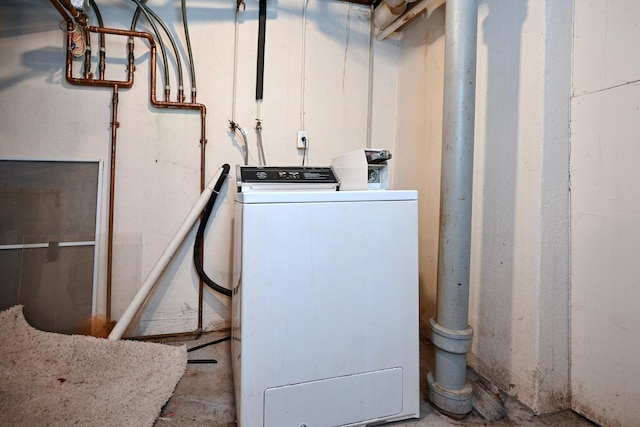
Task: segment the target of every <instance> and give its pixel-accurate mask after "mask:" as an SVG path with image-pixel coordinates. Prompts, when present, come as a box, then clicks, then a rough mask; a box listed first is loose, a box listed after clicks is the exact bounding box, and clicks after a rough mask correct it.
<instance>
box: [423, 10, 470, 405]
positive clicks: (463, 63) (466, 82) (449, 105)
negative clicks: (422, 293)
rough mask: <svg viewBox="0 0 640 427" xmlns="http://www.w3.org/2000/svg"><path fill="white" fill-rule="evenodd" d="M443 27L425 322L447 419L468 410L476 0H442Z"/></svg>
mask: <svg viewBox="0 0 640 427" xmlns="http://www.w3.org/2000/svg"><path fill="white" fill-rule="evenodd" d="M445 22H446V24H445V25H446V29H445V71H444V117H443V135H442V138H443V141H442V143H443V147H442V182H441V186H440V243H439V244H440V246H439V255H438V297H437V307H436V313H437V314H436V317H435V319H431V341H432V342H433V344H434V346H435V365H434V370H433V372H431V373H429V375H428V376H427V381H428V384H429V398H430V400H431V401H432V402H433V403H434V404H435V405H436V406H437V407H438V408H440V409H441V410H442V411H444V412H446V413H448V414H450V415H453V416H464V415H466V414H468V413H469V412H471V409H472V402H471V395H472V391H473V390H472V387H471V384H470V383H469V382H467V380H466V369H467V361H466V354H467V352H468V351H469V350H470V349H471V339H472V337H473V330H472V329H471V327H470V326H469V323H468V320H469V264H470V262H469V254H470V249H471V192H472V186H473V133H474V116H475V91H476V42H477V30H478V28H477V27H478V2H477V0H447V2H446V21H445Z"/></svg>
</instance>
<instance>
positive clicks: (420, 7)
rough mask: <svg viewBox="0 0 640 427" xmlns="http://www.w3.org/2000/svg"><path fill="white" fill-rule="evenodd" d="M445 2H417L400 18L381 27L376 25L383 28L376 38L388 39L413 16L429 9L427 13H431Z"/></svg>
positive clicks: (433, 0) (428, 0) (431, 0)
mask: <svg viewBox="0 0 640 427" xmlns="http://www.w3.org/2000/svg"><path fill="white" fill-rule="evenodd" d="M444 3H445V0H421V1H420V2H419V3H416V5H415V6H413V7H412V8H410V9H409V10H407V11H406V12H405V13H404V14H403V15H402V16H400V17H399V18H398V19H396V20H395V21H393V22H391V23H390V24H388V25H387V26H385V27H379V26H377V25H376V27H377V28H378V29H379V30H382V31H380V32H379V33H378V34H377V35H376V38H377V39H378V40H379V41H382V40H384V39H386V38H387V37H389V36H390V35H391V34H392V33H394V32H395V31H397V30H399V29H400V27H402V26H403V25H404V24H406V23H407V22H409V21H411V20H412V19H413V18H415V17H416V16H418V15H419V14H421V13H422V12H424V11H427V13H431V12H432V11H434V10H436V9H437V8H439V7H440V6H442V5H443V4H444ZM380 6H382V4H380V5H378V7H377V8H376V10H377V9H378V8H380Z"/></svg>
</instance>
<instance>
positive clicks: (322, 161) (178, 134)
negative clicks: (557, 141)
mask: <svg viewBox="0 0 640 427" xmlns="http://www.w3.org/2000/svg"><path fill="white" fill-rule="evenodd" d="M99 4H100V7H101V11H102V15H103V16H104V21H105V25H106V26H108V27H115V28H128V27H129V25H130V21H131V16H132V13H133V7H132V3H131V2H123V1H115V0H111V1H103V2H99ZM148 4H149V5H150V6H151V7H152V8H153V9H154V10H155V11H156V12H157V13H158V14H159V15H160V16H161V17H162V18H163V19H164V20H165V21H166V23H167V25H168V27H169V28H170V29H171V31H172V32H174V34H175V35H176V37H177V38H178V40H180V41H181V43H183V40H184V36H183V35H182V23H181V20H180V13H179V2H178V3H175V2H167V1H160V0H157V1H150V2H149V3H148ZM188 4H189V8H188V13H189V24H190V28H191V40H192V43H193V48H194V58H195V64H196V73H197V82H198V102H201V103H203V104H205V105H206V106H207V108H208V114H207V119H206V129H207V140H208V143H207V145H206V179H207V180H209V179H210V178H211V177H213V176H215V175H216V174H217V173H218V168H219V167H220V166H221V165H222V164H223V163H225V162H227V163H229V164H231V165H232V166H234V165H235V164H239V163H242V159H243V155H242V150H241V146H240V144H241V139H240V138H239V137H238V136H237V135H234V134H233V133H232V132H230V131H229V123H228V120H230V119H232V118H234V119H235V120H236V121H237V122H239V123H240V125H241V126H243V127H245V128H246V129H247V131H248V134H249V141H250V154H251V159H250V163H251V164H255V163H256V162H257V160H258V157H257V149H256V145H255V142H256V134H255V132H254V130H253V129H254V126H255V119H256V118H257V116H258V110H257V107H256V103H255V100H254V95H255V73H256V50H257V30H258V22H257V17H258V2H257V1H255V2H254V1H248V2H246V6H247V7H246V10H243V11H242V13H241V15H240V19H239V24H238V52H239V55H238V61H237V69H236V72H235V73H234V35H235V26H234V16H235V7H234V6H235V2H228V1H222V0H219V1H212V2H211V1H206V2H205V1H194V2H188ZM303 4H304V3H303V2H299V1H294V0H279V1H269V11H268V16H267V18H268V22H267V35H266V46H267V47H266V53H265V83H264V101H263V103H262V104H261V108H260V118H261V119H262V121H263V141H264V145H265V152H266V153H265V154H266V158H267V160H268V162H269V164H273V165H286V164H300V163H301V162H302V155H301V154H302V152H301V151H299V150H298V149H297V148H296V145H295V144H296V134H297V131H298V130H300V129H302V127H304V130H306V131H308V132H309V144H310V148H309V157H308V159H307V164H311V165H327V164H329V162H330V159H331V158H332V157H334V156H337V155H340V154H343V153H345V152H349V151H352V150H354V149H357V148H362V147H365V146H366V145H367V144H368V143H370V144H371V145H372V146H377V147H380V148H389V149H391V150H392V151H393V149H394V145H393V144H394V131H395V102H396V101H395V100H396V68H397V67H396V61H397V53H398V45H397V44H394V43H391V44H382V43H378V42H374V43H373V46H370V20H369V14H370V9H369V8H368V7H366V6H358V5H353V4H349V3H344V2H336V1H313V2H308V9H307V12H306V21H304V22H306V28H305V27H303ZM60 21H61V17H60V15H59V14H58V12H57V11H56V10H55V9H54V8H53V7H52V6H51V4H50V3H49V2H48V1H46V0H31V1H17V0H15V1H13V0H12V1H5V2H2V4H1V5H0V56H1V57H2V62H1V64H0V106H1V107H0V108H1V109H2V114H1V115H0V156H1V157H3V158H20V159H33V158H37V159H102V160H103V161H104V164H105V172H107V171H108V168H109V153H110V134H111V130H110V114H111V91H110V90H109V89H98V88H85V87H74V86H71V85H69V84H68V83H66V82H65V79H64V74H63V71H64V48H63V46H64V42H63V41H64V33H63V32H62V31H61V30H60V29H59V28H58V25H59V22H60ZM141 23H142V25H139V27H138V28H139V29H142V30H149V29H148V28H147V27H146V24H145V21H144V19H142V20H141ZM125 41H126V40H124V39H123V38H119V37H115V38H108V40H107V51H108V55H107V56H108V58H109V61H108V63H107V70H108V71H107V77H108V78H110V79H123V78H124V74H125V64H126V62H125V60H124V58H125V53H126V51H125V49H124V43H125ZM93 45H94V48H97V40H94V41H93ZM183 46H184V45H183ZM303 46H304V49H303ZM135 53H136V72H135V83H134V87H133V88H132V89H130V90H121V91H120V97H119V98H120V100H119V117H118V121H119V128H118V133H117V138H118V139H117V141H118V144H117V147H118V148H117V163H116V169H117V172H116V175H117V177H116V188H117V189H116V199H115V226H114V234H115V237H114V270H113V275H114V276H113V315H114V317H115V318H118V316H119V315H120V314H121V313H122V312H123V310H124V309H125V308H126V306H127V304H128V302H129V300H130V299H131V297H132V296H133V295H134V294H135V292H136V290H137V288H138V286H139V285H140V283H141V282H142V281H143V280H144V278H145V277H146V275H147V274H148V272H149V271H150V270H151V268H152V267H153V265H154V263H155V262H156V260H157V258H158V257H159V255H160V254H161V253H162V251H163V250H164V248H165V246H166V245H167V243H168V242H169V240H170V239H171V237H172V236H173V233H174V232H175V230H176V229H177V228H178V226H179V225H180V223H181V222H182V220H183V218H184V217H185V215H186V213H187V212H188V211H189V209H190V207H191V205H192V204H193V203H194V201H195V200H196V199H197V197H198V195H199V173H200V117H199V115H198V114H197V113H195V112H183V111H169V110H158V109H155V108H152V107H151V106H150V105H149V102H148V94H149V83H148V75H149V54H148V48H147V46H146V45H145V43H143V42H141V41H137V42H136V51H135ZM183 54H184V49H183ZM303 58H304V61H303ZM96 63H97V62H94V68H95V65H96ZM373 64H375V65H374V72H373V73H372V83H371V88H372V90H371V91H370V84H369V81H370V79H369V76H370V73H369V70H370V65H373ZM74 67H75V70H76V71H78V70H79V69H80V64H79V63H76V64H74ZM170 68H171V71H170V75H171V76H172V77H171V78H172V81H173V82H174V85H173V87H174V89H173V94H172V100H175V95H176V92H177V89H176V86H175V61H173V60H171V61H170ZM234 74H235V81H236V82H237V83H236V89H235V93H236V96H235V100H234V98H233V94H234V87H233V86H234ZM159 75H161V73H159ZM189 81H190V80H189V77H188V72H187V71H186V69H185V88H186V92H187V96H189V93H190V84H189ZM157 91H158V94H159V95H160V94H162V87H161V84H160V83H159V84H158V88H157ZM160 98H161V96H160ZM370 105H371V114H369V113H368V111H369V108H370ZM369 117H371V118H372V120H371V124H370V125H369V123H368V118H369ZM369 127H370V128H371V129H370V130H369ZM368 135H371V137H370V140H369V138H368ZM232 171H233V170H232ZM232 175H234V174H233V173H232ZM107 180H108V173H105V176H104V182H103V189H104V191H103V194H102V197H103V209H102V219H103V222H102V227H101V235H100V261H99V264H100V265H99V269H100V274H99V277H100V278H99V283H98V286H99V295H100V298H99V301H98V306H97V313H104V310H105V277H106V261H105V260H106V255H105V253H106V231H107V229H106V204H107V203H106V200H107V188H108V185H107V183H108V181H107ZM234 184H235V181H234V178H232V179H231V180H230V182H229V185H228V186H227V187H225V189H224V192H223V194H222V196H221V197H219V199H218V203H219V208H218V209H217V210H216V211H215V214H214V216H215V218H213V217H212V224H211V225H210V226H209V228H208V231H207V238H206V243H205V244H206V247H205V269H206V271H207V272H208V274H209V275H210V276H211V277H212V278H213V279H214V280H215V281H217V282H218V283H220V284H221V285H223V286H229V284H230V281H231V245H232V235H231V230H232V221H233V218H232V213H233V212H232V207H233V200H234V195H235V185H234ZM194 234H195V232H194V231H192V233H191V234H190V235H189V236H188V238H187V242H186V244H185V245H184V246H183V247H182V248H181V250H180V251H179V252H178V253H177V254H176V257H175V259H174V261H173V263H172V264H171V266H170V267H169V269H168V270H167V272H166V274H165V275H164V276H163V278H162V279H161V280H160V282H159V284H158V287H157V289H156V292H155V294H154V295H153V297H152V298H151V299H150V300H149V301H148V303H147V304H146V306H145V308H144V309H143V312H142V314H141V315H140V318H139V319H138V321H136V322H135V325H134V327H132V328H131V329H130V331H129V333H130V334H134V335H137V334H156V333H171V332H186V331H192V330H194V329H195V328H196V325H197V322H196V318H197V316H196V315H197V301H198V297H197V295H198V293H197V278H196V274H195V272H194V269H193V267H192V262H191V257H192V255H191V254H192V249H191V245H192V242H193V238H194ZM229 309H230V305H229V300H228V299H227V298H226V297H221V296H218V295H216V294H214V293H212V292H209V291H208V290H205V321H204V326H205V328H207V329H219V328H224V327H226V326H229V323H228V322H229Z"/></svg>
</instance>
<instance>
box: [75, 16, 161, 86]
mask: <svg viewBox="0 0 640 427" xmlns="http://www.w3.org/2000/svg"><path fill="white" fill-rule="evenodd" d="M68 25H69V24H67V26H68ZM86 31H87V33H89V32H91V33H101V34H111V35H117V36H125V37H138V38H147V37H146V36H149V37H151V34H148V33H143V32H140V31H127V30H118V29H114V28H102V27H92V26H89V27H87V28H86ZM71 37H72V34H71V33H69V32H68V34H67V66H66V73H65V75H66V80H67V81H68V82H69V83H71V84H72V85H77V86H94V87H108V88H113V87H114V86H115V85H117V86H119V87H120V88H123V89H129V88H130V87H131V86H133V73H134V71H135V64H134V55H133V46H134V44H133V43H129V57H128V65H127V80H106V79H99V80H96V79H87V78H78V77H73V55H72V54H71V50H70V49H69V48H68V47H69V46H70V45H71Z"/></svg>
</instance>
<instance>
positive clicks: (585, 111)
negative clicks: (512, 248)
mask: <svg viewBox="0 0 640 427" xmlns="http://www.w3.org/2000/svg"><path fill="white" fill-rule="evenodd" d="M639 14H640V4H639V3H638V2H636V1H633V0H618V1H615V2H597V1H580V2H575V25H574V68H573V97H572V100H571V234H572V270H571V277H572V286H571V300H572V309H571V320H572V325H571V345H572V357H571V393H572V407H573V408H574V409H575V410H576V411H578V412H581V413H583V414H585V415H586V416H588V417H589V418H591V419H593V420H595V421H597V422H598V423H600V424H602V425H606V426H612V427H613V426H632V425H639V424H640V408H638V405H637V397H638V396H639V395H640V385H639V383H638V381H637V379H638V378H639V377H640V367H638V360H640V344H639V343H640V311H639V310H638V301H639V300H640V286H639V285H638V273H639V270H638V261H637V258H638V256H637V254H638V252H639V251H640V228H639V226H638V224H639V223H640V222H639V221H640V202H639V201H638V197H637V183H638V181H639V180H640V173H639V171H638V167H637V163H638V160H639V159H640V145H639V144H638V138H637V135H638V134H639V133H640V121H639V120H638V118H639V116H638V111H639V110H640V84H638V81H640V59H639V58H638V55H636V54H635V52H636V51H637V39H638V37H639V36H640V27H638V20H637V17H638V15H639Z"/></svg>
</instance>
